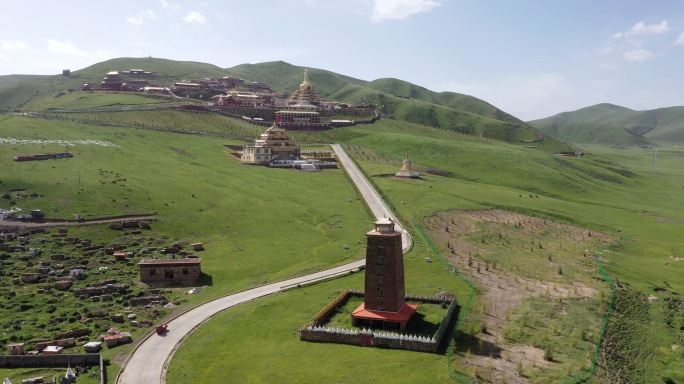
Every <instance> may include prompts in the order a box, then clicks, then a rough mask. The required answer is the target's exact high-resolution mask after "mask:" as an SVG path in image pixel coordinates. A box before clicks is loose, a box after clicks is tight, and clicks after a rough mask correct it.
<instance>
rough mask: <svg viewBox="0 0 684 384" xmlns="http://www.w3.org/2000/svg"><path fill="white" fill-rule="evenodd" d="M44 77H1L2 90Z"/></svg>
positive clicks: (0, 87) (0, 86)
mask: <svg viewBox="0 0 684 384" xmlns="http://www.w3.org/2000/svg"><path fill="white" fill-rule="evenodd" d="M40 77H43V76H42V75H4V76H0V89H2V88H5V87H9V86H11V85H14V84H19V83H22V82H24V81H27V80H33V79H37V78H40Z"/></svg>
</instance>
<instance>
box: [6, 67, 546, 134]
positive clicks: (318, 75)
mask: <svg viewBox="0 0 684 384" xmlns="http://www.w3.org/2000/svg"><path fill="white" fill-rule="evenodd" d="M132 68H139V69H144V70H146V71H150V72H153V73H154V76H153V77H152V78H151V79H150V82H151V83H152V84H154V85H159V86H169V85H170V84H171V83H173V82H174V81H179V80H189V79H197V78H204V77H223V76H227V75H231V76H237V77H240V78H243V79H245V80H247V81H260V82H263V83H266V84H269V85H271V86H272V87H273V88H274V89H275V90H277V91H280V92H284V93H288V92H292V91H293V90H295V89H297V88H298V87H299V84H300V83H301V81H302V78H303V70H304V68H303V67H298V66H294V65H291V64H288V63H285V62H282V61H277V62H268V63H261V64H243V65H239V66H236V67H233V68H228V69H221V68H219V67H217V66H214V65H211V64H204V63H197V62H187V61H185V62H181V61H173V60H166V59H157V58H118V59H112V60H107V61H104V62H101V63H97V64H94V65H92V66H90V67H87V68H84V69H81V70H76V71H72V75H71V76H70V77H62V76H48V77H41V78H38V79H35V80H25V81H22V82H20V83H16V84H14V85H8V86H6V87H1V88H0V111H2V110H5V111H12V110H36V109H60V108H74V107H77V106H78V105H83V106H84V107H85V108H87V107H92V106H94V104H97V102H95V103H92V102H89V101H85V100H81V98H82V96H72V95H69V94H70V93H71V92H72V91H75V92H76V93H79V92H80V91H79V90H80V88H81V86H82V85H83V84H84V83H92V82H99V81H101V80H102V78H103V76H104V74H105V73H107V72H109V71H112V70H118V71H123V70H128V69H132ZM309 78H310V80H311V81H312V83H313V84H314V86H315V87H316V89H317V90H318V91H319V92H321V93H322V94H324V95H325V96H326V97H327V98H328V99H330V100H337V101H347V102H353V103H359V104H361V103H367V104H373V105H376V106H378V107H381V111H382V112H383V113H385V114H387V115H390V116H392V117H394V118H396V119H400V120H404V121H408V122H412V123H416V124H423V125H428V126H432V127H437V128H443V129H448V130H453V131H458V132H462V133H469V134H476V135H482V136H486V137H492V138H496V139H499V140H504V141H509V142H511V141H527V142H530V141H538V140H541V139H543V137H544V134H542V133H540V132H539V131H536V130H535V129H534V128H531V127H530V126H528V125H527V124H525V123H524V122H522V121H520V120H519V119H517V118H515V117H513V116H511V115H509V114H507V113H505V112H503V111H501V110H499V109H498V108H496V107H494V106H492V105H490V104H488V103H487V102H485V101H482V100H479V99H477V98H474V97H472V96H468V95H462V94H458V93H452V92H442V93H436V92H432V91H430V90H428V89H426V88H423V87H420V86H416V85H413V84H410V83H408V82H405V81H402V80H397V79H378V80H375V81H371V82H367V81H363V80H358V79H354V78H351V77H348V76H344V75H340V74H336V73H333V72H329V71H325V70H321V69H310V71H309ZM65 95H67V96H65ZM60 98H61V100H58V99H60ZM133 103H134V102H133ZM140 103H141V104H155V103H157V102H155V101H149V99H148V101H143V100H142V99H140ZM100 104H103V105H104V106H112V107H116V106H117V105H121V106H126V105H131V103H130V102H122V103H118V102H116V101H112V102H111V103H110V104H107V103H100Z"/></svg>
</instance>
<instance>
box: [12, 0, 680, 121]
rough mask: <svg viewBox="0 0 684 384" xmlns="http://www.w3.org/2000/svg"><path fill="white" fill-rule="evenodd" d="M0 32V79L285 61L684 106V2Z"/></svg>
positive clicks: (198, 17) (163, 1)
mask: <svg viewBox="0 0 684 384" xmlns="http://www.w3.org/2000/svg"><path fill="white" fill-rule="evenodd" d="M0 25H1V26H2V28H1V29H0V75H8V74H17V73H20V74H57V73H61V70H62V69H64V68H69V69H71V70H77V69H81V68H85V67H87V66H89V65H91V64H94V63H97V62H101V61H104V60H107V59H111V58H116V57H146V56H150V55H151V56H153V57H161V58H167V59H172V60H189V61H199V62H205V63H210V64H214V65H217V66H220V67H224V68H227V67H232V66H234V65H238V64H243V63H259V62H265V61H274V60H283V61H286V62H288V63H291V64H294V65H300V66H306V67H311V68H320V69H326V70H330V71H333V72H337V73H340V74H343V75H348V76H351V77H355V78H359V79H363V80H374V79H377V78H382V77H394V78H398V79H402V80H406V81H409V82H411V83H414V84H417V85H421V86H424V87H426V88H428V89H430V90H433V91H452V92H458V93H465V94H469V95H472V96H475V97H478V98H481V99H483V100H485V101H487V102H489V103H491V104H493V105H495V106H497V107H499V108H501V109H502V110H504V111H506V112H509V113H512V114H513V115H515V116H517V117H519V118H521V119H523V120H531V119H536V118H542V117H547V116H550V115H553V114H556V113H560V112H564V111H570V110H575V109H579V108H582V107H585V106H589V105H593V104H598V103H603V102H607V103H613V104H618V105H622V106H625V107H628V108H632V109H636V110H643V109H652V108H659V107H668V106H675V105H684V96H683V91H684V77H683V76H682V75H681V73H682V64H684V2H683V1H680V0H660V1H645V0H643V1H638V0H469V1H466V0H344V1H338V0H258V1H257V0H220V1H219V0H216V1H214V0H208V1H182V0H146V1H144V0H136V1H132V0H119V1H116V2H103V1H88V0H82V1H76V0H60V1H54V0H53V1H31V0H27V1H21V2H19V1H12V2H7V1H5V2H3V3H2V4H1V5H0ZM113 69H115V68H113ZM116 69H118V68H116ZM312 81H313V82H314V85H315V78H312Z"/></svg>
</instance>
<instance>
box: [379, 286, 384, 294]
mask: <svg viewBox="0 0 684 384" xmlns="http://www.w3.org/2000/svg"><path fill="white" fill-rule="evenodd" d="M383 293H385V290H384V288H382V287H378V295H382V294H383Z"/></svg>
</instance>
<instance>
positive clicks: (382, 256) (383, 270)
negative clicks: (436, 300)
mask: <svg viewBox="0 0 684 384" xmlns="http://www.w3.org/2000/svg"><path fill="white" fill-rule="evenodd" d="M374 224H375V230H373V231H370V232H368V233H366V280H365V289H364V291H365V292H364V301H363V304H361V305H360V306H359V307H358V308H356V310H354V312H352V315H351V316H352V323H353V324H354V325H355V326H361V325H366V324H367V325H369V326H370V327H372V328H376V327H380V328H399V329H400V330H402V331H403V330H404V329H405V327H406V324H407V323H408V321H409V319H410V318H411V315H413V314H414V313H415V312H416V309H417V308H418V304H407V303H406V291H405V288H404V254H403V252H402V249H401V232H398V231H395V230H394V221H392V220H391V219H388V218H380V219H378V220H377V221H376V222H375V223H374Z"/></svg>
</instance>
